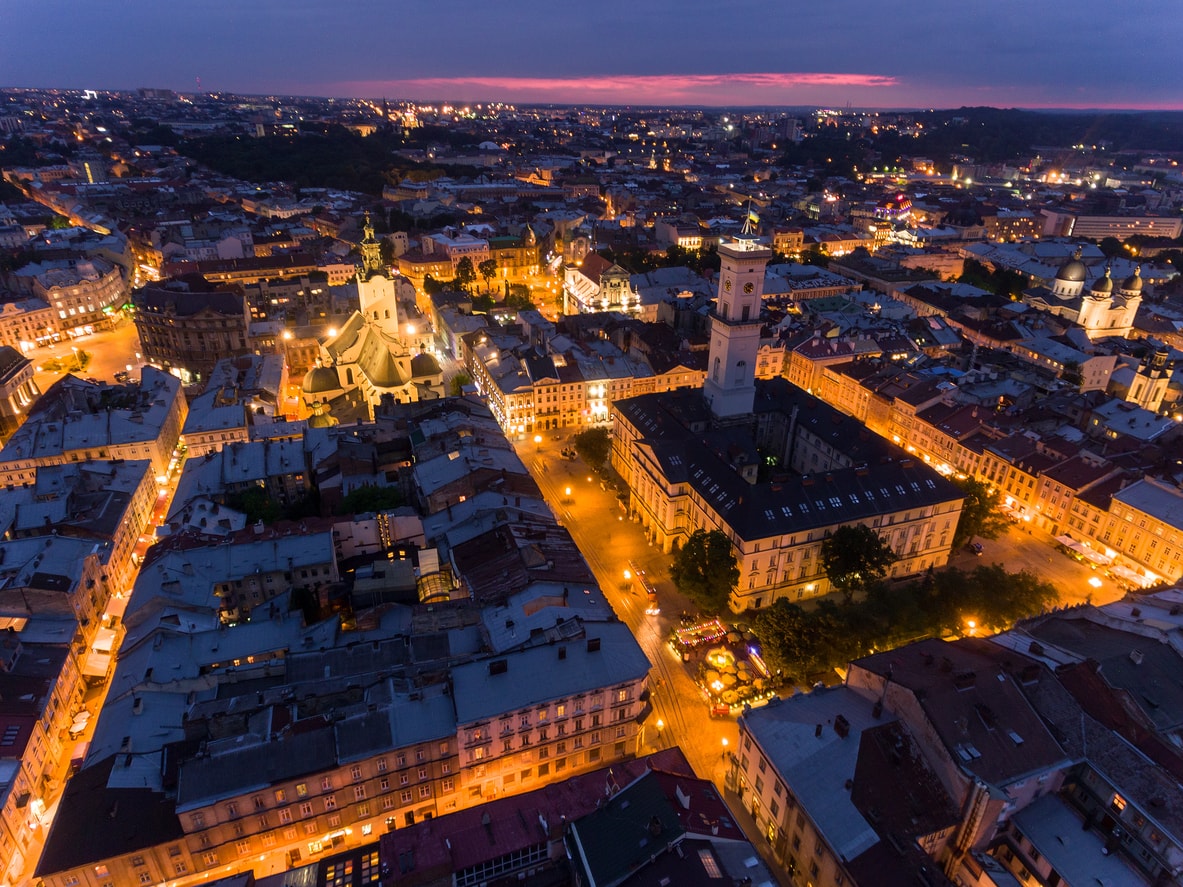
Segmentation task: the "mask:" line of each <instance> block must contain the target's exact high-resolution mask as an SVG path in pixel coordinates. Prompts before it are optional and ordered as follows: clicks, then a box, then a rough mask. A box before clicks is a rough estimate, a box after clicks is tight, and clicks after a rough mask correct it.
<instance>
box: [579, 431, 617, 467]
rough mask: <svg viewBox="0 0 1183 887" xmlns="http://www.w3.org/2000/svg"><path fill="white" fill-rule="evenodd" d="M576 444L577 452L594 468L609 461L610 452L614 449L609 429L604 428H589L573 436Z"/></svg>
mask: <svg viewBox="0 0 1183 887" xmlns="http://www.w3.org/2000/svg"><path fill="white" fill-rule="evenodd" d="M571 443H573V444H574V445H575V452H577V453H578V454H579V457H580V458H581V459H583V461H584V462H586V463H587V464H588V465H590V466H591V467H592V468H599V467H600V466H601V465H603V464H604V463H605V462H607V461H608V453H609V452H610V451H611V449H612V441H611V440H610V439H609V438H608V431H607V429H604V428H589V429H588V430H587V431H581V432H579V434H577V435H575V437H573V438H571Z"/></svg>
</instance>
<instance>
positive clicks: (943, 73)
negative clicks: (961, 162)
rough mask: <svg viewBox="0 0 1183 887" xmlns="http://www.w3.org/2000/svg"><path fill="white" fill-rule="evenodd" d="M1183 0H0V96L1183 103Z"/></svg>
mask: <svg viewBox="0 0 1183 887" xmlns="http://www.w3.org/2000/svg"><path fill="white" fill-rule="evenodd" d="M1181 46H1183V4H1181V3H1180V0H1123V2H1121V3H1115V2H1113V0H1104V2H1102V0H1074V2H1072V3H1051V2H1042V0H1036V2H1032V0H991V2H988V3H987V2H979V0H968V2H967V0H958V2H950V0H930V2H927V3H915V4H901V3H885V2H881V0H877V2H858V0H814V2H808V3H806V2H801V0H764V2H755V0H715V2H710V3H707V2H703V0H676V2H675V0H599V2H593V3H579V2H574V3H562V2H553V0H549V2H540V0H508V2H497V0H480V2H475V0H471V2H470V0H436V2H424V0H341V2H336V3H329V2H324V0H201V2H197V0H173V2H163V0H87V2H85V3H82V2H79V0H59V2H57V3H47V2H36V0H34V2H29V0H0V86H28V87H64V88H93V89H134V88H136V87H142V86H150V87H167V88H172V89H175V90H178V91H181V92H191V91H193V90H194V89H195V84H196V78H197V77H200V78H201V87H202V90H203V91H206V92H212V91H227V92H238V93H263V94H294V95H324V96H368V97H375V98H377V97H382V96H386V97H389V98H391V99H415V100H421V101H431V100H451V101H461V102H478V101H507V102H517V103H527V102H564V103H566V102H584V103H589V104H664V103H668V104H679V105H831V106H843V105H846V104H847V103H849V104H851V105H853V106H855V107H866V108H914V107H935V108H948V107H960V106H963V105H994V106H999V107H1029V108H1040V107H1043V108H1047V107H1072V108H1174V109H1183V66H1181V65H1180V64H1179V58H1180V53H1181V52H1183V50H1181V49H1180V47H1181Z"/></svg>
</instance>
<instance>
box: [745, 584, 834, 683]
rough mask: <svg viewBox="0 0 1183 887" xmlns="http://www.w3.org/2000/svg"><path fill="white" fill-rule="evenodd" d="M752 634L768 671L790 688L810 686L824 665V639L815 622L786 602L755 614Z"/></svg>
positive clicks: (777, 602)
mask: <svg viewBox="0 0 1183 887" xmlns="http://www.w3.org/2000/svg"><path fill="white" fill-rule="evenodd" d="M752 630H753V631H754V632H755V633H756V637H758V638H759V639H760V642H761V647H760V652H761V654H762V655H763V657H764V660H765V662H766V663H767V664H768V667H769V668H771V669H772V670H773V671H774V672H777V671H779V672H780V673H781V675H782V676H783V677H784V679H785V680H786V681H788V682H789V683H791V684H806V685H807V684H809V683H810V677H811V676H812V675H814V674H816V673H817V672H819V671H821V670H822V668H823V667H824V666H825V665H826V664H827V663H823V662H822V661H821V659H822V655H821V651H822V649H823V647H824V641H825V638H824V637H823V635H822V634H821V632H820V631H819V625H818V624H817V620H816V619H815V618H814V617H813V616H812V615H811V614H809V613H806V612H805V611H804V610H802V609H801V608H800V607H798V606H797V605H796V604H790V603H789V602H788V600H787V599H785V598H777V599H776V600H775V601H773V603H772V606H771V607H767V608H765V609H763V610H760V611H759V612H757V613H756V618H755V619H754V620H753V623H752Z"/></svg>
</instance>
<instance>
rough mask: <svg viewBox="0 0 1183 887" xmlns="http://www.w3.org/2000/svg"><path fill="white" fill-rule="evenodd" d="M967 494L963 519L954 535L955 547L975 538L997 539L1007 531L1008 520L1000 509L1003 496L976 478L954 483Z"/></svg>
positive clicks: (959, 521) (962, 513) (963, 506)
mask: <svg viewBox="0 0 1183 887" xmlns="http://www.w3.org/2000/svg"><path fill="white" fill-rule="evenodd" d="M954 483H956V484H957V486H959V487H961V490H962V492H964V493H965V502H963V503H962V505H961V519H960V520H958V522H957V529H956V531H955V532H954V533H953V547H954V548H960V547H961V546H962V545H965V544H966V543H967V542H969V541H970V540H971V539H973V538H974V537H975V536H979V537H981V538H982V539H997V538H998V537H999V536H1001V535H1002V534H1003V533H1004V532H1005V531H1006V518H1005V517H1003V515H1002V512H1001V511H999V509H998V503H999V500H1001V498H1002V494H1001V493H999V492H998V490H997V489H992V488H991V487H990V486H988V485H987V484H984V483H982V482H981V481H980V480H977V479H976V478H972V477H967V478H965V480H957V481H954Z"/></svg>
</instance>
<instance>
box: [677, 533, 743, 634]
mask: <svg viewBox="0 0 1183 887" xmlns="http://www.w3.org/2000/svg"><path fill="white" fill-rule="evenodd" d="M670 578H671V579H673V580H674V584H675V585H676V586H678V590H679V591H681V592H682V593H683V594H685V595H686V596H687V597H689V598H690V599H691V600H693V601H694V602H695V603H696V604H698V606H699V607H701V608H702V609H703V610H705V611H707V612H710V613H721V612H723V611H725V610H726V609H727V605H728V602H729V601H730V599H731V592H732V591H734V590H735V586H736V584H737V583H738V582H739V565H738V564H737V563H736V560H735V555H734V554H732V553H731V540H730V539H728V538H727V535H726V534H725V533H724V532H723V531H722V530H711V531H710V532H709V533H708V532H707V531H706V530H695V531H694V532H693V533H692V534H691V535H690V538H689V539H687V540H686V544H685V545H683V546H682V547H681V548H679V549H678V551H677V552H676V553H675V554H674V563H673V566H671V567H670Z"/></svg>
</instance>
